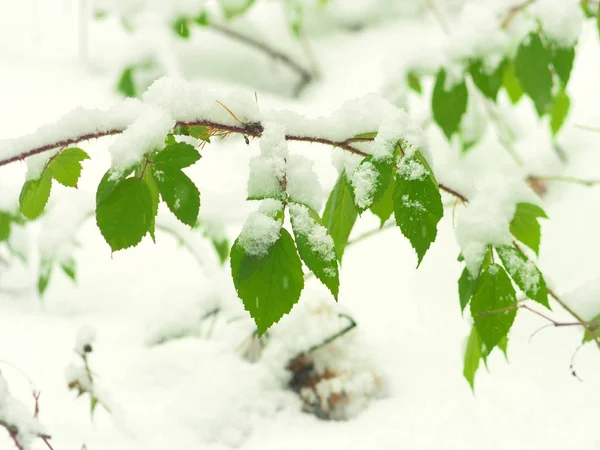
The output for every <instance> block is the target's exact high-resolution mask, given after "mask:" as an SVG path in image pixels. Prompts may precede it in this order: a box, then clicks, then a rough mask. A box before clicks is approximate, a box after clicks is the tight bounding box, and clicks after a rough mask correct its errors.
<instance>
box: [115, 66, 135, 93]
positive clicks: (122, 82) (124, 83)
mask: <svg viewBox="0 0 600 450" xmlns="http://www.w3.org/2000/svg"><path fill="white" fill-rule="evenodd" d="M133 70H134V68H133V67H126V68H125V69H124V70H123V72H122V73H121V76H120V77H119V81H118V82H117V92H120V93H121V94H123V95H124V96H125V97H135V96H137V90H136V88H135V80H134V79H133Z"/></svg>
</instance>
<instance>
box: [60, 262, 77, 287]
mask: <svg viewBox="0 0 600 450" xmlns="http://www.w3.org/2000/svg"><path fill="white" fill-rule="evenodd" d="M60 268H61V269H62V271H63V272H64V274H65V275H66V276H68V277H69V278H70V279H71V280H72V281H73V282H74V283H76V282H77V262H75V259H73V258H69V259H67V260H65V261H61V263H60Z"/></svg>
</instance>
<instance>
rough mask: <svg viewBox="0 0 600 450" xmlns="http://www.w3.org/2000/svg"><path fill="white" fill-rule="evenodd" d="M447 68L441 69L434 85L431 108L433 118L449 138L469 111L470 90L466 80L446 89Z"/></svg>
mask: <svg viewBox="0 0 600 450" xmlns="http://www.w3.org/2000/svg"><path fill="white" fill-rule="evenodd" d="M446 78H447V75H446V69H440V71H439V72H438V74H437V77H436V80H435V86H434V87H433V95H432V98H431V102H432V103H431V109H432V111H433V119H434V120H435V122H436V123H437V124H438V125H439V126H440V128H441V129H442V131H443V132H444V134H445V135H446V137H447V138H448V140H449V139H450V138H451V137H452V135H453V134H454V133H456V132H457V131H458V128H459V126H460V122H461V120H462V117H463V116H464V114H465V113H466V112H467V100H468V92H467V85H466V83H465V80H462V81H461V82H460V83H456V84H454V85H452V86H451V87H450V88H449V90H446Z"/></svg>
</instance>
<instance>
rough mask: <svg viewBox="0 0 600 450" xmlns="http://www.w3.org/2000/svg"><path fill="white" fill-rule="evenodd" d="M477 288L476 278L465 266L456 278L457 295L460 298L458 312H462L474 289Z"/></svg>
mask: <svg viewBox="0 0 600 450" xmlns="http://www.w3.org/2000/svg"><path fill="white" fill-rule="evenodd" d="M476 288H477V279H476V278H473V276H472V275H471V272H469V270H468V269H467V268H466V267H465V268H464V269H463V271H462V274H461V275H460V278H459V279H458V297H459V300H460V312H461V313H462V312H463V311H464V310H465V308H466V307H467V305H468V304H469V300H471V297H472V296H473V294H474V293H475V289H476Z"/></svg>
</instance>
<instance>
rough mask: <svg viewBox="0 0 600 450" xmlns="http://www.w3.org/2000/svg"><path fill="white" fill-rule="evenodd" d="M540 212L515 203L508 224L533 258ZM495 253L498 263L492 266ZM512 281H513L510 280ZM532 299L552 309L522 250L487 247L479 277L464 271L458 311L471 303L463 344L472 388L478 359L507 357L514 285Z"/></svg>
mask: <svg viewBox="0 0 600 450" xmlns="http://www.w3.org/2000/svg"><path fill="white" fill-rule="evenodd" d="M546 217H547V216H546V214H545V213H544V211H543V210H542V209H541V208H540V207H539V206H536V205H533V204H531V203H519V204H517V208H516V212H515V216H514V218H513V220H512V222H511V224H510V231H511V234H512V235H513V237H514V238H515V239H516V240H518V241H519V242H521V243H522V244H525V245H526V246H527V247H529V248H530V249H531V250H532V251H533V252H535V254H536V255H537V254H538V252H539V246H540V224H539V222H538V220H539V219H540V218H546ZM494 254H496V255H497V257H498V258H499V260H500V262H501V263H502V264H498V263H496V262H495V257H494ZM459 259H461V258H459ZM511 280H512V281H511ZM513 284H514V285H516V286H517V287H518V288H519V290H521V292H522V293H523V294H524V295H525V296H526V297H527V298H528V299H530V300H533V301H535V302H537V303H539V304H540V305H543V306H544V307H546V308H548V309H550V305H549V303H548V290H547V288H546V283H545V281H544V278H543V276H542V273H541V272H540V271H539V270H538V268H537V267H536V266H535V264H534V263H533V261H531V260H530V259H529V258H528V257H527V256H526V255H525V254H524V253H523V252H522V251H521V248H520V247H519V246H518V244H515V246H514V247H510V246H499V247H495V248H492V247H491V246H489V247H488V251H487V253H486V255H485V257H484V259H483V262H482V264H481V268H480V270H479V273H478V274H476V275H475V276H474V274H472V273H471V272H470V271H469V270H468V269H467V268H466V267H465V269H464V270H463V272H462V275H461V276H460V278H459V280H458V292H459V299H460V308H461V311H464V310H465V308H466V307H467V306H468V305H469V303H470V310H471V316H472V318H473V321H474V325H473V329H472V330H471V335H470V337H469V340H468V342H467V348H466V350H465V358H464V370H463V374H464V376H465V378H466V379H467V381H468V382H469V384H470V385H471V387H473V386H474V382H475V373H476V372H477V369H478V368H479V362H480V360H483V361H484V362H486V359H487V357H488V355H489V354H490V353H491V352H492V350H493V349H494V348H495V347H499V348H500V349H501V350H502V351H503V352H504V353H505V354H506V348H507V344H508V332H509V331H510V328H511V327H512V324H513V322H514V319H515V317H516V315H517V309H518V302H517V294H516V290H515V287H514V285H513Z"/></svg>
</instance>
